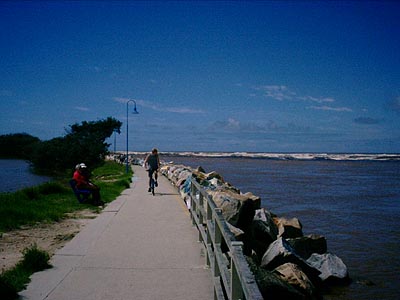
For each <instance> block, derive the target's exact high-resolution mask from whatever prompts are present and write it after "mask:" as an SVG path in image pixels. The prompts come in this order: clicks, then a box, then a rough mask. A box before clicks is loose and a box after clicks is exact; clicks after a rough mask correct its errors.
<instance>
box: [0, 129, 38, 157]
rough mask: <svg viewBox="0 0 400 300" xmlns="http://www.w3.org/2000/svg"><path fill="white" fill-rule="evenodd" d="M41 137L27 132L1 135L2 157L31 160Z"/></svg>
mask: <svg viewBox="0 0 400 300" xmlns="http://www.w3.org/2000/svg"><path fill="white" fill-rule="evenodd" d="M39 143H40V139H39V138H37V137H34V136H31V135H29V134H27V133H15V134H7V135H1V136H0V157H1V158H18V159H27V160H29V159H30V158H31V156H32V152H33V151H34V148H35V147H36V146H37V145H38V144H39Z"/></svg>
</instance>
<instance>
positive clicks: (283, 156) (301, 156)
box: [131, 152, 400, 161]
mask: <svg viewBox="0 0 400 300" xmlns="http://www.w3.org/2000/svg"><path fill="white" fill-rule="evenodd" d="M131 153H132V152H131ZM133 154H145V153H144V152H133ZM161 154H162V155H163V156H183V157H215V158H218V157H221V158H224V157H226V158H235V157H237V158H258V159H273V160H336V161H400V154H382V153H381V154H356V153H263V152H257V153H256V152H162V153H161Z"/></svg>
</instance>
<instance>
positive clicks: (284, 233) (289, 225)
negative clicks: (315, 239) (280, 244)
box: [275, 218, 303, 239]
mask: <svg viewBox="0 0 400 300" xmlns="http://www.w3.org/2000/svg"><path fill="white" fill-rule="evenodd" d="M275 222H276V225H277V226H278V230H279V233H278V236H280V237H283V238H284V239H288V238H297V237H301V236H303V225H301V223H300V221H299V219H297V218H292V219H286V218H275Z"/></svg>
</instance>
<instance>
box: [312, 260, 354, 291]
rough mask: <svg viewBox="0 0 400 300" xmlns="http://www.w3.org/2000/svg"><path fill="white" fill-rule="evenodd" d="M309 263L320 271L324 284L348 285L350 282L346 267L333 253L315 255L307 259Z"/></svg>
mask: <svg viewBox="0 0 400 300" xmlns="http://www.w3.org/2000/svg"><path fill="white" fill-rule="evenodd" d="M307 262H308V263H309V264H310V265H311V266H313V267H314V268H315V269H317V270H319V271H320V275H319V278H321V280H322V281H323V282H328V283H333V284H342V283H343V284H347V283H348V282H349V280H350V278H349V273H348V271H347V267H346V265H345V264H344V263H343V261H342V260H341V259H340V258H339V257H338V256H336V255H334V254H332V253H325V254H317V253H314V254H312V255H311V256H310V258H309V259H307Z"/></svg>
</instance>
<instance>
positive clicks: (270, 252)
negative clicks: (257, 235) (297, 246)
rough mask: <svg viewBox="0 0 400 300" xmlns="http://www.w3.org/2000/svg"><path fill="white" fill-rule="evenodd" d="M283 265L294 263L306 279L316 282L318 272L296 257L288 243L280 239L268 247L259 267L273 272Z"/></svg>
mask: <svg viewBox="0 0 400 300" xmlns="http://www.w3.org/2000/svg"><path fill="white" fill-rule="evenodd" d="M285 263H294V264H296V265H298V266H299V267H300V268H301V269H302V270H303V272H304V273H305V274H306V275H307V276H308V278H310V279H311V280H312V281H313V282H318V275H319V274H320V272H319V271H318V270H317V269H315V268H313V267H311V266H310V265H309V264H308V263H307V262H306V261H305V260H304V259H302V258H301V257H300V256H299V255H297V254H296V253H295V252H294V250H293V248H292V247H290V245H289V244H288V242H286V240H285V239H283V238H281V237H280V238H278V239H277V240H276V241H274V242H273V243H272V244H271V245H270V246H269V247H268V249H267V251H266V252H265V254H264V256H263V257H262V260H261V267H263V268H266V269H268V270H273V269H275V268H277V267H279V266H280V265H283V264H285Z"/></svg>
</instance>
